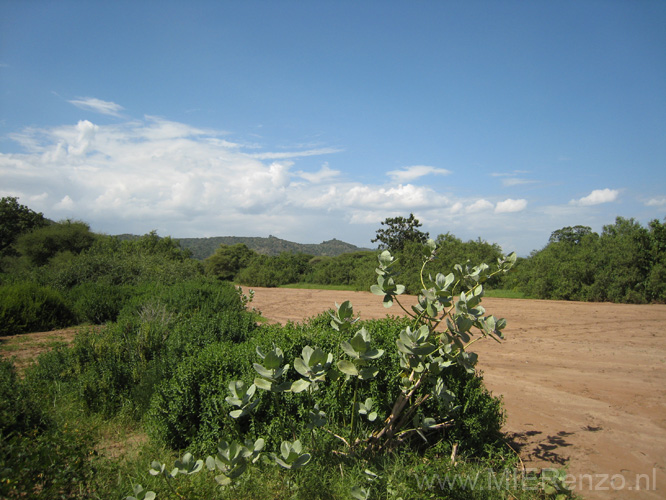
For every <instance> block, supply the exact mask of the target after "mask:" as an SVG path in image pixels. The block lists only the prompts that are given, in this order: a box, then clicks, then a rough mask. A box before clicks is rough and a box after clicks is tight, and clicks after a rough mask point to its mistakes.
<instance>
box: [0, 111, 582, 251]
mask: <svg viewBox="0 0 666 500" xmlns="http://www.w3.org/2000/svg"><path fill="white" fill-rule="evenodd" d="M228 136H229V134H228V133H227V132H224V131H220V130H208V129H201V128H197V127H193V126H190V125H188V124H185V123H179V122H174V121H170V120H167V119H164V118H160V117H155V116H146V117H144V118H143V119H141V120H138V119H133V120H129V121H124V122H118V123H113V124H96V123H93V121H91V120H81V121H79V122H77V123H74V124H69V125H62V126H56V127H51V128H43V129H37V128H26V129H24V130H21V131H19V132H17V133H14V134H13V135H11V136H10V137H11V138H12V139H14V140H15V141H16V142H17V143H18V144H19V145H20V146H21V150H22V152H21V153H0V179H2V183H0V184H1V185H0V195H2V196H17V197H19V198H20V199H21V201H22V202H24V203H27V204H28V205H29V206H30V207H31V208H32V209H33V210H36V211H40V212H43V213H44V214H45V216H47V217H50V218H54V219H58V218H62V217H74V218H80V219H82V220H85V221H86V222H88V223H89V224H90V225H91V227H92V228H93V230H95V231H101V232H105V233H109V234H119V233H134V234H143V233H146V232H148V231H151V230H153V229H156V230H158V232H159V234H162V235H171V236H174V237H189V236H220V235H237V236H258V235H259V236H262V235H263V236H265V235H268V234H274V235H277V236H279V237H281V238H286V239H292V240H293V241H300V242H313V241H323V240H325V239H330V238H333V237H335V238H339V239H343V240H345V241H350V242H352V243H356V244H360V245H364V246H367V245H370V243H369V242H370V239H371V238H372V237H373V236H374V233H375V231H376V229H377V227H379V223H380V222H381V221H382V220H384V219H385V218H386V217H393V216H397V215H407V214H409V213H410V212H413V213H415V214H418V215H417V217H418V218H419V220H421V221H422V222H423V223H424V226H426V225H427V226H428V227H426V228H425V230H427V231H429V232H430V233H431V234H432V235H433V236H434V235H436V234H439V233H443V232H446V231H453V232H455V234H457V235H459V236H464V237H470V238H476V237H478V236H482V237H484V238H492V237H493V235H492V233H489V228H490V229H493V228H497V227H499V224H498V222H499V221H500V220H502V219H505V217H502V213H505V212H511V211H518V210H522V209H524V208H525V206H526V204H527V202H526V201H525V200H513V199H507V200H504V201H500V202H499V203H497V200H495V199H491V198H484V197H483V194H482V193H480V192H477V193H476V195H471V196H470V197H464V198H463V197H461V196H456V195H455V194H451V193H456V190H455V189H452V191H451V193H443V192H441V191H438V190H437V189H436V188H434V187H433V186H430V185H426V186H419V185H416V184H414V183H413V182H395V181H396V180H398V179H409V178H411V179H418V178H419V177H420V176H422V175H431V174H435V175H445V174H446V173H448V171H446V170H444V169H435V168H434V167H426V166H420V167H419V166H413V167H406V168H405V169H400V170H398V171H395V172H393V174H395V175H391V176H390V179H391V180H389V182H387V183H385V184H380V183H377V184H367V183H363V182H359V181H358V180H357V179H355V178H354V176H353V175H352V174H350V173H346V174H345V175H344V176H343V175H342V171H341V170H342V169H341V168H340V167H337V166H336V162H339V160H340V158H339V157H338V156H335V154H336V153H335V152H337V151H340V149H337V148H328V147H325V146H323V147H322V146H321V144H317V145H308V144H305V145H303V147H304V148H306V149H298V148H297V147H293V148H291V150H290V151H285V150H284V149H279V150H278V151H277V152H272V151H265V150H263V149H262V148H260V147H259V146H258V145H256V144H250V143H246V142H244V141H243V140H237V141H236V140H232V139H230V138H229V137H228ZM318 155H319V156H321V158H318V157H317V156H318ZM313 162H316V163H315V165H319V166H318V167H314V168H313V167H311V166H307V165H312V164H313ZM329 162H330V164H329ZM454 180H455V179H454ZM567 206H568V207H570V208H571V209H574V208H575V207H573V206H570V205H567ZM504 222H505V221H503V223H504ZM530 249H531V248H529V249H527V250H530Z"/></svg>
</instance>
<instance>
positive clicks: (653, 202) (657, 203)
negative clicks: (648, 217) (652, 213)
mask: <svg viewBox="0 0 666 500" xmlns="http://www.w3.org/2000/svg"><path fill="white" fill-rule="evenodd" d="M645 205H647V206H648V207H663V206H666V196H663V197H661V198H650V199H649V200H648V201H646V202H645Z"/></svg>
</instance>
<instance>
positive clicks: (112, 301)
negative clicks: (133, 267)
mask: <svg viewBox="0 0 666 500" xmlns="http://www.w3.org/2000/svg"><path fill="white" fill-rule="evenodd" d="M131 293H132V287H129V286H126V285H110V284H106V283H103V282H89V283H82V284H80V285H77V286H75V287H74V288H72V289H71V290H70V291H69V292H68V294H67V295H68V296H69V297H71V300H72V302H73V306H72V309H73V310H74V313H75V314H76V316H77V317H78V319H79V322H80V323H91V324H93V325H101V324H103V323H106V322H108V321H115V320H116V319H117V318H118V314H119V313H120V311H121V310H122V308H123V306H124V305H125V302H126V301H127V300H128V298H129V297H130V295H131Z"/></svg>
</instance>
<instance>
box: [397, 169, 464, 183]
mask: <svg viewBox="0 0 666 500" xmlns="http://www.w3.org/2000/svg"><path fill="white" fill-rule="evenodd" d="M450 173H451V171H450V170H447V169H445V168H435V167H430V166H427V165H412V166H411V167H404V168H402V169H401V170H391V171H389V172H386V174H387V175H388V176H389V177H391V179H392V180H393V181H394V182H399V183H403V182H409V181H413V180H414V179H418V178H419V177H423V176H425V175H449V174H450Z"/></svg>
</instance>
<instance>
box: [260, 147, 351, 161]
mask: <svg viewBox="0 0 666 500" xmlns="http://www.w3.org/2000/svg"><path fill="white" fill-rule="evenodd" d="M341 151H342V150H341V149H338V148H319V149H310V150H307V151H285V152H280V153H255V154H252V155H250V156H251V157H252V158H255V159H257V160H283V159H287V158H302V157H304V156H320V155H327V154H333V153H340V152H341Z"/></svg>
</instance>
